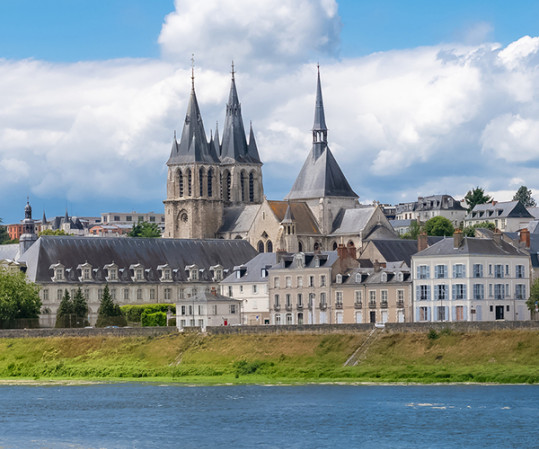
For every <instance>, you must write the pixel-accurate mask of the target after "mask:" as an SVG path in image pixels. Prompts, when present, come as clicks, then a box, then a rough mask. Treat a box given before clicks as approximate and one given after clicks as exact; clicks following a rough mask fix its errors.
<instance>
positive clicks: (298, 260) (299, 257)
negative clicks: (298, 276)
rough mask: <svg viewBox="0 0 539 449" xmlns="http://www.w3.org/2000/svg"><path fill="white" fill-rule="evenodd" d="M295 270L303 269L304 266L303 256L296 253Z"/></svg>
mask: <svg viewBox="0 0 539 449" xmlns="http://www.w3.org/2000/svg"><path fill="white" fill-rule="evenodd" d="M294 259H295V261H296V267H297V268H303V267H304V266H305V254H303V253H298V254H296V255H295V256H294Z"/></svg>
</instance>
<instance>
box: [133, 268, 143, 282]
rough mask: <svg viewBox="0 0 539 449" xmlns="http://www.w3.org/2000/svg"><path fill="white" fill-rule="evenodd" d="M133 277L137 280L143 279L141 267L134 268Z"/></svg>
mask: <svg viewBox="0 0 539 449" xmlns="http://www.w3.org/2000/svg"><path fill="white" fill-rule="evenodd" d="M135 279H136V280H137V281H142V279H144V276H143V272H142V268H137V269H136V270H135Z"/></svg>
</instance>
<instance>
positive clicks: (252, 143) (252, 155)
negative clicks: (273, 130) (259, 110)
mask: <svg viewBox="0 0 539 449" xmlns="http://www.w3.org/2000/svg"><path fill="white" fill-rule="evenodd" d="M249 128H250V129H249V146H248V152H249V159H250V160H251V161H252V162H256V163H259V164H261V163H262V162H261V161H260V156H259V154H258V147H257V145H256V140H255V133H254V132H253V122H251V123H250V125H249Z"/></svg>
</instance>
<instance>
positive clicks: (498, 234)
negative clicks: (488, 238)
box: [492, 228, 502, 246]
mask: <svg viewBox="0 0 539 449" xmlns="http://www.w3.org/2000/svg"><path fill="white" fill-rule="evenodd" d="M492 239H493V240H494V243H496V245H498V246H500V245H501V244H502V233H501V231H500V230H499V229H498V228H496V230H495V231H494V235H493V237H492Z"/></svg>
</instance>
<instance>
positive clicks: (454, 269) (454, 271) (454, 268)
mask: <svg viewBox="0 0 539 449" xmlns="http://www.w3.org/2000/svg"><path fill="white" fill-rule="evenodd" d="M453 277H454V278H456V277H457V266H456V265H453Z"/></svg>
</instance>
